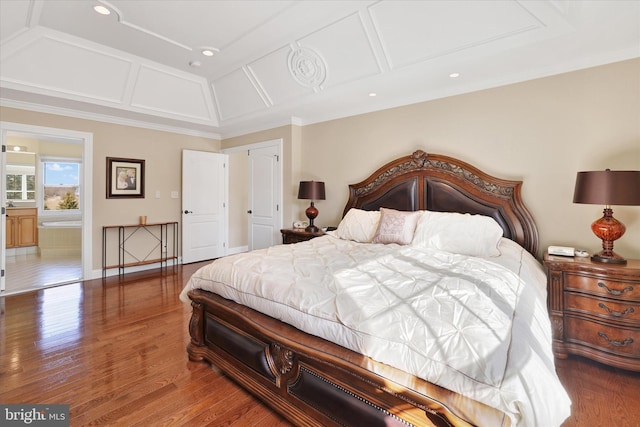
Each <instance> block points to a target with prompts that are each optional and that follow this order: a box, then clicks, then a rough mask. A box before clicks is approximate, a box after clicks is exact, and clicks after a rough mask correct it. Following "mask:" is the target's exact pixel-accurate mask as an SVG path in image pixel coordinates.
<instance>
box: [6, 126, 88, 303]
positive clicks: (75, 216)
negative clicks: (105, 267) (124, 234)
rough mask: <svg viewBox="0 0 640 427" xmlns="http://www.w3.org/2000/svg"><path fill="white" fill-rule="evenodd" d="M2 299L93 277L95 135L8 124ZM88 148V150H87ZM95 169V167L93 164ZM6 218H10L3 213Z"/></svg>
mask: <svg viewBox="0 0 640 427" xmlns="http://www.w3.org/2000/svg"><path fill="white" fill-rule="evenodd" d="M1 125H2V143H3V145H4V146H5V153H3V162H2V164H3V165H2V169H3V170H2V173H3V177H4V178H5V179H3V181H4V182H5V183H6V184H5V188H3V189H2V190H3V194H2V199H3V202H4V204H5V213H6V219H5V218H3V222H5V224H6V229H5V230H3V231H5V232H4V233H2V234H3V235H4V236H3V242H2V245H3V246H4V247H3V248H2V249H3V250H2V251H1V252H2V268H3V269H4V276H3V278H2V279H3V283H2V285H3V288H4V289H3V291H2V295H8V294H13V293H19V292H25V291H29V290H34V289H41V288H45V287H50V286H57V285H60V284H65V283H71V282H75V281H78V280H81V279H83V278H87V277H89V276H88V275H87V273H88V271H89V269H90V267H89V260H90V257H89V258H86V257H87V254H89V253H90V252H91V251H90V247H89V248H87V244H90V243H88V241H89V242H90V240H91V239H90V234H89V233H88V232H87V230H90V227H89V224H87V222H88V223H90V222H91V221H90V218H89V219H87V218H86V211H87V206H89V211H90V204H88V200H86V199H87V198H89V199H90V198H91V196H90V194H89V196H88V197H87V194H85V193H88V192H86V191H84V189H85V188H91V187H90V186H87V182H88V181H90V177H87V175H89V176H90V175H91V173H90V172H88V171H86V169H87V168H86V165H87V158H89V159H90V157H88V155H87V150H89V152H90V151H91V136H90V135H88V134H84V133H78V132H74V131H65V130H61V129H50V128H40V127H34V126H28V125H18V124H12V123H2V124H1ZM87 147H88V148H87ZM89 167H90V165H89ZM3 216H4V215H3Z"/></svg>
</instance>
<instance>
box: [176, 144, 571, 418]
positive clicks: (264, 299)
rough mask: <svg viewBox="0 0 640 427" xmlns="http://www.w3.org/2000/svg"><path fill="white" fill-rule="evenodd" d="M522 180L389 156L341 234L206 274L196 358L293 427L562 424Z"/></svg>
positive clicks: (440, 160)
mask: <svg viewBox="0 0 640 427" xmlns="http://www.w3.org/2000/svg"><path fill="white" fill-rule="evenodd" d="M521 185H522V183H521V182H520V181H510V180H503V179H499V178H496V177H493V176H490V175H488V174H486V173H484V172H482V171H480V170H479V169H477V168H475V167H474V166H471V165H470V164H468V163H466V162H463V161H460V160H457V159H454V158H451V157H447V156H443V155H436V154H427V153H425V152H424V151H422V150H418V151H416V152H414V153H412V154H411V155H409V156H404V157H401V158H398V159H396V160H393V161H391V162H389V163H387V164H386V165H384V166H382V167H381V168H379V169H378V170H377V171H375V172H374V173H373V174H372V175H371V176H370V177H368V178H367V179H365V180H364V181H362V182H360V183H358V184H353V185H350V186H349V200H348V202H347V204H346V206H345V209H344V215H343V220H342V221H341V223H340V225H339V226H338V229H337V230H336V231H334V232H330V233H327V235H326V236H322V237H318V238H315V239H312V240H310V241H307V242H301V243H296V244H293V245H278V246H275V247H272V248H268V249H264V250H259V251H254V252H250V253H246V254H237V255H232V256H229V257H224V258H221V259H218V260H216V261H214V262H212V263H211V264H210V265H207V266H205V267H203V268H201V269H199V270H198V271H197V272H196V273H194V275H193V276H192V277H191V278H190V280H189V282H188V283H187V285H186V286H185V288H184V290H183V292H182V294H181V298H182V299H183V300H184V301H190V302H191V306H192V316H191V320H190V323H189V333H190V336H191V341H190V343H189V344H188V348H187V351H188V355H189V359H190V360H192V361H205V362H208V363H210V364H212V365H214V366H216V367H217V368H219V369H220V370H222V371H223V372H225V373H226V374H227V375H228V376H230V377H231V378H233V379H234V380H235V381H236V382H237V383H239V384H240V385H241V386H243V387H245V388H246V389H247V390H249V391H250V392H252V393H253V394H255V395H256V396H257V397H259V398H260V399H261V400H262V401H263V402H265V403H266V404H267V405H269V406H270V407H271V408H273V409H274V410H275V411H277V412H279V413H280V414H282V415H283V416H284V417H285V418H287V419H288V420H290V421H291V422H292V423H293V424H295V425H304V426H311V425H317V426H331V425H347V426H391V425H416V426H422V425H426V426H469V425H478V426H510V425H512V426H513V425H518V426H527V427H529V426H537V425H544V426H553V425H560V424H561V422H562V421H563V420H564V419H565V418H566V417H567V416H568V415H569V413H570V401H569V399H568V397H567V395H566V393H565V391H564V389H563V388H562V386H561V384H560V382H559V380H558V378H557V376H556V374H555V368H554V360H553V355H552V353H551V327H550V324H549V318H548V314H547V311H546V280H545V275H544V272H543V271H542V268H541V266H540V264H539V263H538V262H537V261H536V260H535V255H536V254H537V249H538V236H537V229H536V226H535V222H534V221H533V218H532V217H531V215H530V213H529V212H528V210H527V208H526V207H525V206H524V204H523V202H522V198H521V193H520V191H521ZM374 231H375V232H374ZM451 236H454V237H451ZM407 322H408V323H407ZM305 331H306V332H305Z"/></svg>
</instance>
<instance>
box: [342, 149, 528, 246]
mask: <svg viewBox="0 0 640 427" xmlns="http://www.w3.org/2000/svg"><path fill="white" fill-rule="evenodd" d="M521 187H522V181H507V180H504V179H500V178H496V177H494V176H491V175H489V174H486V173H484V172H482V171H481V170H479V169H478V168H476V167H474V166H471V165H470V164H468V163H466V162H463V161H461V160H458V159H454V158H452V157H448V156H443V155H439V154H427V153H425V152H424V151H422V150H417V151H415V152H414V153H413V154H411V155H410V156H405V157H401V158H399V159H396V160H393V161H391V162H389V163H387V164H386V165H384V166H382V167H381V168H380V169H378V170H377V171H375V172H374V173H373V174H372V175H371V176H369V178H367V179H365V180H364V181H362V182H359V183H357V184H352V185H349V200H348V202H347V205H346V206H345V209H344V214H346V213H347V211H348V210H349V209H351V208H359V209H364V210H378V209H380V208H381V207H384V208H390V209H397V210H403V211H415V210H430V211H438V212H460V213H469V214H480V215H486V216H490V217H492V218H493V219H495V220H496V221H497V222H498V224H500V226H501V227H502V229H503V230H504V234H503V235H504V237H506V238H509V239H511V240H514V241H515V242H517V243H518V244H520V245H521V246H522V247H524V248H525V249H526V250H527V251H529V252H530V253H532V254H533V255H534V256H536V252H537V250H538V230H537V228H536V224H535V222H534V220H533V217H532V216H531V214H530V213H529V211H528V210H527V208H526V207H525V205H524V203H523V202H522V197H521V195H520V188H521Z"/></svg>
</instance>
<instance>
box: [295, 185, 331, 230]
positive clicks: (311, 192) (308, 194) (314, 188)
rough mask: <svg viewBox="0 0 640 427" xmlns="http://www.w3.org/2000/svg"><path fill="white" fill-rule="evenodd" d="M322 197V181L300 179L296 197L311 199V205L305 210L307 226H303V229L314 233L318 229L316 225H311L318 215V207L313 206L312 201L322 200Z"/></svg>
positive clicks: (323, 195) (323, 194)
mask: <svg viewBox="0 0 640 427" xmlns="http://www.w3.org/2000/svg"><path fill="white" fill-rule="evenodd" d="M324 198H325V193H324V182H320V181H300V188H299V189H298V199H306V200H311V205H310V206H309V207H308V208H307V210H306V211H305V214H306V215H307V218H309V226H308V227H307V228H305V231H309V232H312V233H315V232H317V231H318V230H319V229H318V227H316V226H315V225H313V220H314V219H316V217H317V216H318V209H317V208H316V207H315V206H314V201H315V200H324Z"/></svg>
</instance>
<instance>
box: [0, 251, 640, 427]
mask: <svg viewBox="0 0 640 427" xmlns="http://www.w3.org/2000/svg"><path fill="white" fill-rule="evenodd" d="M201 265H203V263H199V264H191V265H185V266H178V267H177V268H175V269H172V268H169V269H168V270H167V271H166V272H162V271H160V270H154V271H151V272H143V273H132V274H127V275H126V276H125V277H124V278H122V279H119V278H118V277H110V278H107V279H105V280H104V281H103V280H102V279H97V280H91V281H85V282H79V283H73V284H69V285H64V286H59V287H55V288H49V289H43V290H38V291H34V292H28V293H21V294H16V295H10V296H6V297H2V298H0V360H1V362H0V402H1V403H4V404H9V403H33V404H38V403H43V404H47V403H48V404H53V403H66V404H69V405H70V415H71V425H72V426H79V425H103V424H104V425H118V426H136V425H139V426H151V425H153V426H163V425H164V426H179V425H186V426H205V425H211V426H222V425H225V426H254V425H260V426H289V423H288V422H286V421H285V420H283V419H282V418H280V416H278V415H277V414H275V413H273V412H272V411H270V410H269V409H267V408H266V407H265V406H263V405H262V404H261V403H260V402H259V401H258V400H256V399H255V398H253V397H252V396H251V395H249V394H248V393H246V392H245V391H244V390H242V389H241V388H239V387H238V386H236V385H235V384H234V383H233V382H231V381H230V380H229V379H228V378H227V377H225V376H224V375H222V374H221V373H220V372H219V371H217V370H216V369H215V368H211V367H210V366H208V365H207V364H203V363H195V362H190V361H189V360H188V359H187V353H186V349H185V347H186V344H187V342H188V340H189V334H188V331H187V324H188V319H189V315H190V306H188V305H186V304H183V303H182V302H180V301H179V299H178V295H179V293H180V291H181V290H182V288H183V286H184V284H185V282H186V281H187V279H188V277H189V276H190V275H191V274H192V273H193V272H194V271H195V270H196V269H197V268H199V267H200V266H201ZM557 367H558V373H559V376H560V378H561V380H562V382H563V384H564V385H565V387H566V388H567V390H568V392H569V394H570V395H571V398H572V400H573V415H572V416H571V418H570V419H569V420H567V421H566V422H565V423H564V424H563V426H564V427H573V426H605V425H615V426H620V427H625V426H629V427H632V426H638V425H640V400H639V399H638V396H640V374H639V373H633V372H627V371H623V370H619V369H613V368H609V367H606V366H603V365H600V364H597V363H595V362H591V361H589V360H587V359H580V358H570V359H568V360H559V361H557ZM541 427H547V426H541Z"/></svg>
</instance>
